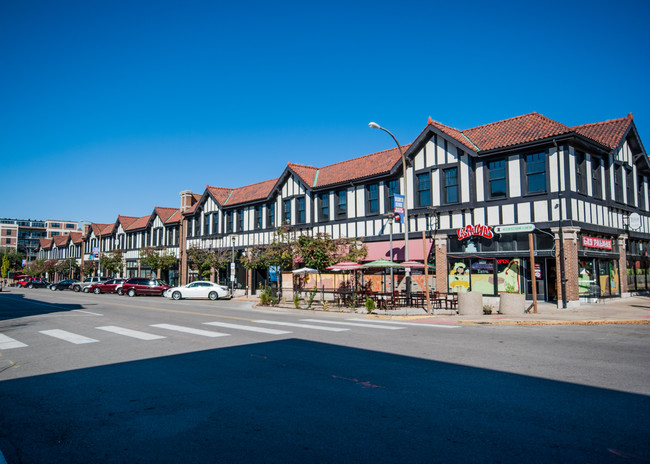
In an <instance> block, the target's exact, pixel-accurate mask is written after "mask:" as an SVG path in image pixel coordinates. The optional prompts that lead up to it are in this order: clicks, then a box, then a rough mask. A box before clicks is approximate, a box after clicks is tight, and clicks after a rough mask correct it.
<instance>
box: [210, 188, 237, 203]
mask: <svg viewBox="0 0 650 464" xmlns="http://www.w3.org/2000/svg"><path fill="white" fill-rule="evenodd" d="M205 188H206V189H207V190H208V191H209V192H210V193H211V194H212V196H213V197H214V199H215V200H217V202H218V203H219V204H220V205H224V204H225V203H226V200H228V197H229V196H230V194H231V193H232V189H229V188H222V187H211V186H209V185H206V186H205Z"/></svg>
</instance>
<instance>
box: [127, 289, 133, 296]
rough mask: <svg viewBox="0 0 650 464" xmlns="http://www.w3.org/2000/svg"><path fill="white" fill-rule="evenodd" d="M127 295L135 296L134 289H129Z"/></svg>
mask: <svg viewBox="0 0 650 464" xmlns="http://www.w3.org/2000/svg"><path fill="white" fill-rule="evenodd" d="M127 295H129V296H135V289H134V288H132V289H130V290H129V293H128V294H127Z"/></svg>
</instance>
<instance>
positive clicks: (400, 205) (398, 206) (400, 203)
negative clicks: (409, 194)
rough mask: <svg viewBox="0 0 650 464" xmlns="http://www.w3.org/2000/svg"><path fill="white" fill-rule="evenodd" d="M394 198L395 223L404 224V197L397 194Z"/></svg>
mask: <svg viewBox="0 0 650 464" xmlns="http://www.w3.org/2000/svg"><path fill="white" fill-rule="evenodd" d="M393 198H394V203H395V208H393V212H394V213H395V221H397V222H399V223H400V224H404V195H399V194H395V196H394V197H393Z"/></svg>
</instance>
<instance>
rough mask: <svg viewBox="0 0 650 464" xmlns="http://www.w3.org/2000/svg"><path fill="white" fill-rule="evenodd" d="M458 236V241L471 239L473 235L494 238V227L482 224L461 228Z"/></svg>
mask: <svg viewBox="0 0 650 464" xmlns="http://www.w3.org/2000/svg"><path fill="white" fill-rule="evenodd" d="M456 233H457V234H458V240H465V239H466V238H469V237H471V236H472V235H478V236H480V237H485V238H492V237H494V234H493V233H492V226H484V225H482V224H476V225H475V226H473V225H467V226H465V227H461V228H460V229H458V230H457V231H456Z"/></svg>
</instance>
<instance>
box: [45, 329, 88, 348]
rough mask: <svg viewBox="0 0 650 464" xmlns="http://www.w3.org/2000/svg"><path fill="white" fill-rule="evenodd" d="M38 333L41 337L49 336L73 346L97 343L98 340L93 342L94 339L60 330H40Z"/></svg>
mask: <svg viewBox="0 0 650 464" xmlns="http://www.w3.org/2000/svg"><path fill="white" fill-rule="evenodd" d="M39 333H42V334H43V335H49V336H50V337H54V338H58V339H60V340H64V341H66V342H70V343H74V344H75V345H81V344H84V343H97V342H98V341H99V340H95V339H94V338H88V337H84V336H83V335H77V334H74V333H72V332H67V331H65V330H61V329H53V330H41V331H39Z"/></svg>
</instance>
